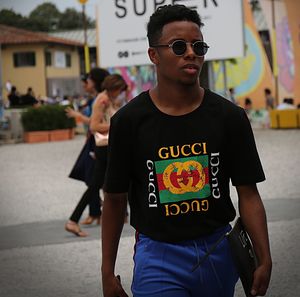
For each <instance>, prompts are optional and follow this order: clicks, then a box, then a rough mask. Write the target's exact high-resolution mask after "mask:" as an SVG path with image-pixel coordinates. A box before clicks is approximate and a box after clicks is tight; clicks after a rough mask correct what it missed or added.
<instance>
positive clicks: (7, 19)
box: [0, 9, 23, 26]
mask: <svg viewBox="0 0 300 297" xmlns="http://www.w3.org/2000/svg"><path fill="white" fill-rule="evenodd" d="M22 21H23V17H22V15H21V14H19V13H15V12H14V11H13V10H12V9H2V10H0V24H3V25H8V26H18V25H20V23H22Z"/></svg>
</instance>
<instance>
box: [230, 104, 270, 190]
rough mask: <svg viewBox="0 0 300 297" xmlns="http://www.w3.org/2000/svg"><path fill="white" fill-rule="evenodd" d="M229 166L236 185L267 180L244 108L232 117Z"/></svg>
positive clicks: (233, 182)
mask: <svg viewBox="0 0 300 297" xmlns="http://www.w3.org/2000/svg"><path fill="white" fill-rule="evenodd" d="M229 121H230V125H229V146H228V155H229V156H230V157H229V158H228V160H227V161H228V167H229V173H230V178H231V182H232V184H233V185H234V186H240V185H249V184H255V183H258V182H262V181H264V180H265V175H264V171H263V168H262V164H261V161H260V158H259V155H258V152H257V148H256V144H255V139H254V135H253V131H252V128H251V125H250V122H249V119H248V117H247V114H246V113H245V111H244V110H242V109H240V110H239V111H238V112H236V113H235V115H234V116H233V117H231V118H230V120H229Z"/></svg>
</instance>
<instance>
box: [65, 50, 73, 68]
mask: <svg viewBox="0 0 300 297" xmlns="http://www.w3.org/2000/svg"><path fill="white" fill-rule="evenodd" d="M66 66H67V67H71V66H72V63H71V54H68V53H66Z"/></svg>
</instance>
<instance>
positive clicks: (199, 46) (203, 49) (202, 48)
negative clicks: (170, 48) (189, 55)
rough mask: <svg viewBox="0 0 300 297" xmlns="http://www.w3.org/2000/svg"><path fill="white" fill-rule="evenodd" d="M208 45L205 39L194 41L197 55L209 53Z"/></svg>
mask: <svg viewBox="0 0 300 297" xmlns="http://www.w3.org/2000/svg"><path fill="white" fill-rule="evenodd" d="M207 50H208V46H207V44H206V43H205V42H203V41H197V42H195V43H194V52H195V54H196V55H197V56H200V57H201V56H204V55H205V54H206V53H207Z"/></svg>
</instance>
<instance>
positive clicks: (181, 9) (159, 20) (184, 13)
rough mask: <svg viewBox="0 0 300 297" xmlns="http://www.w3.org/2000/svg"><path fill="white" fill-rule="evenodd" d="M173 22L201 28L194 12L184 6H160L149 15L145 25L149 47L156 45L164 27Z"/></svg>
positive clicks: (199, 20)
mask: <svg viewBox="0 0 300 297" xmlns="http://www.w3.org/2000/svg"><path fill="white" fill-rule="evenodd" d="M175 21H190V22H193V23H195V24H197V25H198V26H199V28H200V27H201V26H203V23H202V22H201V19H200V16H199V14H198V12H197V11H196V10H192V9H190V8H187V7H186V6H184V5H164V6H161V7H159V8H158V9H157V10H156V11H155V12H154V13H153V14H152V15H151V17H150V20H149V23H148V25H147V37H148V42H149V46H150V47H151V46H152V45H155V44H156V43H158V40H159V38H160V37H161V34H162V29H163V26H164V25H166V24H168V23H171V22H175Z"/></svg>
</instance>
